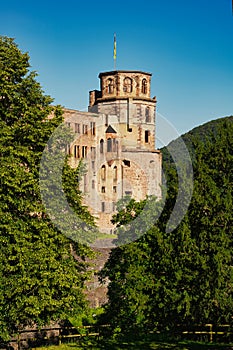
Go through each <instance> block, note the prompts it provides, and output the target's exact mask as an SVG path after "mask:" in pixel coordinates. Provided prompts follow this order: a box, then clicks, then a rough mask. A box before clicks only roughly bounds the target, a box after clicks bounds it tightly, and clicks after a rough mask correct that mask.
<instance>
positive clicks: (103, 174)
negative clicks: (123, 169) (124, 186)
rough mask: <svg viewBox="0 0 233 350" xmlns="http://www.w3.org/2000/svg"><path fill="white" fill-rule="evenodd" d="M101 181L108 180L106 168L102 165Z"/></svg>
mask: <svg viewBox="0 0 233 350" xmlns="http://www.w3.org/2000/svg"><path fill="white" fill-rule="evenodd" d="M101 179H102V180H105V179H106V166H105V165H102V167H101Z"/></svg>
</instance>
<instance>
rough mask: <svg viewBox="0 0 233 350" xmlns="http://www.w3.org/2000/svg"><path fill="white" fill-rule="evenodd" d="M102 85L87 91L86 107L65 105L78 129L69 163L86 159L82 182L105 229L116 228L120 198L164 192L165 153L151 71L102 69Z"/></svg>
mask: <svg viewBox="0 0 233 350" xmlns="http://www.w3.org/2000/svg"><path fill="white" fill-rule="evenodd" d="M99 78H100V90H93V91H90V93H89V107H88V112H80V111H76V110H70V109H64V118H65V122H66V124H67V125H68V126H69V127H71V128H72V129H73V131H74V133H75V136H76V137H75V141H74V142H73V143H72V144H71V145H70V149H69V152H70V154H71V165H72V166H73V167H76V166H77V165H78V163H79V161H80V159H83V161H84V162H85V164H86V171H87V172H86V174H85V175H84V177H83V179H82V182H81V184H80V186H81V188H80V190H82V192H83V194H84V203H85V204H86V205H87V206H88V207H89V209H90V212H91V213H92V215H94V216H95V217H96V218H97V225H98V226H99V227H100V229H101V231H102V232H105V233H113V232H114V225H113V224H112V223H111V217H112V214H113V213H114V212H115V211H116V203H117V201H118V200H119V199H121V198H123V197H125V196H130V197H132V198H134V199H135V200H137V201H139V200H142V199H144V198H145V197H146V196H147V195H155V196H157V197H158V198H159V197H161V189H160V184H161V161H162V159H161V153H160V151H158V150H156V149H155V115H156V113H155V112H156V98H155V97H153V98H151V97H150V95H151V91H150V90H151V74H150V73H145V72H141V71H124V70H115V71H111V72H103V73H100V74H99Z"/></svg>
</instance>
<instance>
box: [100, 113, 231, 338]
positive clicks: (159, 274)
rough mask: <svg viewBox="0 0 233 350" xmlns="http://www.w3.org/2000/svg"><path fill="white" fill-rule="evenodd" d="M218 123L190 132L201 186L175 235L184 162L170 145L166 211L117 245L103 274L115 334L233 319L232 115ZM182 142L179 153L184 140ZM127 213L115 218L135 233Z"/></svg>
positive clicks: (166, 159) (197, 182)
mask: <svg viewBox="0 0 233 350" xmlns="http://www.w3.org/2000/svg"><path fill="white" fill-rule="evenodd" d="M213 124H214V123H211V130H210V129H209V132H207V130H208V128H206V129H205V130H206V131H205V133H206V134H205V137H204V138H203V137H199V136H200V135H202V133H200V135H199V133H198V130H195V133H193V132H191V133H189V134H188V135H185V137H184V139H186V140H187V139H188V140H189V142H188V143H187V145H188V147H190V149H191V154H192V158H193V169H194V183H193V185H194V191H193V196H192V200H191V203H190V206H189V209H188V211H187V213H186V214H185V216H184V218H183V220H182V221H181V223H180V224H179V226H178V227H177V228H176V229H174V230H173V231H172V232H169V233H168V232H167V231H166V229H165V228H166V221H167V220H168V218H169V216H170V215H171V212H172V210H173V207H174V204H175V201H176V195H177V192H178V183H177V175H176V165H175V164H174V162H173V161H172V159H171V158H169V157H166V156H167V151H166V150H162V151H163V153H164V154H165V157H164V164H163V166H164V170H165V173H166V178H167V185H168V192H167V198H166V204H165V207H164V210H163V212H162V215H161V216H160V219H159V220H158V221H157V222H155V223H154V225H153V226H152V227H150V228H149V229H148V230H147V229H146V228H147V225H145V226H144V227H145V230H144V233H145V234H144V235H143V236H142V237H141V238H139V239H137V240H136V241H135V242H133V243H129V244H125V245H121V246H120V247H117V248H115V249H113V250H112V252H111V254H110V258H109V260H108V261H107V263H106V265H105V268H104V269H103V271H102V273H101V279H102V280H104V279H105V278H106V277H108V278H109V279H110V284H109V289H108V296H109V303H108V304H107V306H106V315H105V316H106V318H107V321H108V322H110V324H111V325H112V327H113V329H114V330H115V332H116V331H119V332H120V333H123V334H124V333H130V332H135V331H137V332H139V333H140V332H142V333H144V332H145V331H147V330H155V329H162V330H172V329H175V327H176V325H177V324H180V325H184V326H186V327H187V326H189V325H191V324H194V323H198V324H201V323H215V324H216V323H231V322H232V311H233V299H232V296H233V295H232V292H233V271H232V266H233V262H232V254H231V252H232V243H233V240H232V233H233V232H232V231H233V214H232V207H233V203H232V194H233V193H232V192H233V123H232V117H230V118H223V119H220V120H218V121H216V123H215V127H213ZM202 129H203V127H201V130H202ZM198 135H199V136H198ZM175 145H176V146H177V152H179V142H177V143H174V147H175ZM175 151H176V149H175ZM184 171H186V172H187V171H189V169H185V167H184ZM184 176H185V174H184ZM132 204H133V205H134V206H137V208H138V209H139V212H138V214H140V210H142V211H143V208H144V207H143V205H142V204H141V203H138V204H137V203H135V202H133V203H132V202H131V203H130V205H131V206H132ZM151 205H152V206H153V207H154V208H155V205H154V203H153V202H151ZM152 210H153V208H152V209H151V211H152ZM127 212H128V210H127V208H126V209H125V210H121V211H120V212H119V213H118V215H117V216H115V220H116V222H118V225H119V226H120V225H124V224H125V223H126V218H127V225H128V226H127V230H129V231H130V232H132V229H131V227H130V225H129V223H128V216H127V217H126V213H127ZM134 212H137V211H136V210H134ZM149 218H150V219H151V216H150V217H149ZM133 222H134V220H133V221H132V225H131V226H133V225H134V223H133ZM127 230H126V231H125V232H124V233H125V235H126V236H127ZM120 239H121V241H120V243H121V242H122V237H120ZM126 243H127V242H126Z"/></svg>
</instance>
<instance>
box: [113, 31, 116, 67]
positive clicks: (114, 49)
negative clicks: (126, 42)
mask: <svg viewBox="0 0 233 350" xmlns="http://www.w3.org/2000/svg"><path fill="white" fill-rule="evenodd" d="M113 59H114V70H116V33H114V46H113Z"/></svg>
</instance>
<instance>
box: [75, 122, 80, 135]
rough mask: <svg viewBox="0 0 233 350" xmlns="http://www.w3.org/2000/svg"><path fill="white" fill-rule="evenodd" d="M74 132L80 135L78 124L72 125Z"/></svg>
mask: <svg viewBox="0 0 233 350" xmlns="http://www.w3.org/2000/svg"><path fill="white" fill-rule="evenodd" d="M74 132H76V133H78V134H80V124H78V123H75V124H74Z"/></svg>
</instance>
